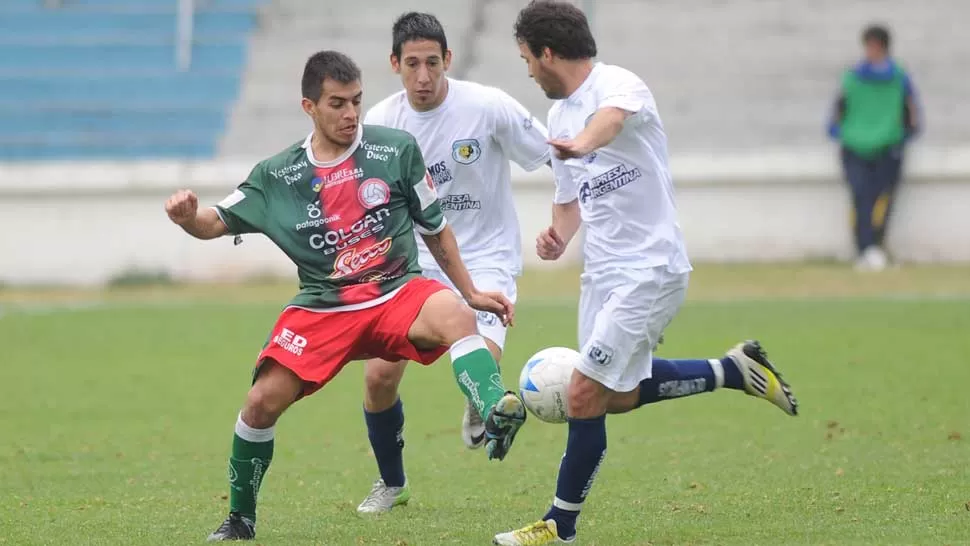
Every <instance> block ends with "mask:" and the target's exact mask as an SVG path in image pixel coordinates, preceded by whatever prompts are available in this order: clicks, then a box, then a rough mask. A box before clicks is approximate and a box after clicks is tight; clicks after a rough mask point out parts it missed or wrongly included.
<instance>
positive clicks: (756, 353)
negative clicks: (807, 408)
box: [727, 341, 798, 416]
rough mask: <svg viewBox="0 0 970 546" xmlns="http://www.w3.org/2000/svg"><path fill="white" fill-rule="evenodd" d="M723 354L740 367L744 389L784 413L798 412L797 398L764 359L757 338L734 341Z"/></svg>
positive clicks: (766, 357) (794, 413)
mask: <svg viewBox="0 0 970 546" xmlns="http://www.w3.org/2000/svg"><path fill="white" fill-rule="evenodd" d="M727 356H728V358H730V359H731V360H733V361H734V362H735V364H737V365H738V369H739V370H741V377H742V378H744V391H745V392H746V393H748V394H749V395H751V396H754V397H757V398H763V399H765V400H767V401H769V402H771V403H772V404H774V405H776V406H778V407H779V408H780V409H781V411H783V412H785V413H787V414H788V415H792V416H795V415H798V401H797V400H795V395H794V394H792V392H791V387H790V386H789V385H788V383H786V382H785V381H784V380H783V379H782V378H781V373H779V372H778V370H776V369H775V367H774V365H773V364H772V363H771V361H770V360H768V356H767V355H766V354H765V351H764V349H762V348H761V344H760V343H758V342H757V341H745V342H744V343H738V344H737V346H735V347H734V348H733V349H731V350H730V351H728V352H727Z"/></svg>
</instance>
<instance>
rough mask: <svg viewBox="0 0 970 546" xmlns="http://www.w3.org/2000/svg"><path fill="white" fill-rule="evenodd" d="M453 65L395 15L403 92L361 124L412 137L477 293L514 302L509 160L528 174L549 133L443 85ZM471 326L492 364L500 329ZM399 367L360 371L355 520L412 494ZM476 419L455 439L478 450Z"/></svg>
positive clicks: (428, 29) (515, 232)
mask: <svg viewBox="0 0 970 546" xmlns="http://www.w3.org/2000/svg"><path fill="white" fill-rule="evenodd" d="M450 63H451V51H450V50H449V49H448V43H447V39H446V37H445V32H444V29H443V28H442V26H441V23H440V22H439V21H438V19H437V18H436V17H435V16H434V15H431V14H427V13H416V12H411V13H406V14H404V15H402V16H401V17H400V18H398V20H397V21H396V22H395V23H394V26H393V29H392V51H391V66H392V68H393V69H394V71H395V72H396V73H398V74H399V75H400V76H401V80H402V82H403V84H404V89H403V90H402V91H400V92H398V93H395V94H393V95H391V96H390V97H388V98H386V99H385V100H383V101H381V102H380V103H378V104H377V105H375V106H374V107H373V108H371V109H370V110H369V111H368V112H367V114H366V115H365V117H364V123H365V124H367V125H383V126H386V127H392V128H395V129H402V130H405V131H407V132H409V133H411V134H412V135H414V137H415V138H416V140H417V142H418V145H419V146H420V147H421V153H422V155H423V156H424V158H425V163H426V164H427V166H428V173H429V175H430V177H431V179H432V180H433V182H434V185H435V189H436V191H437V194H438V198H439V202H440V203H441V209H442V211H443V212H444V215H445V217H446V219H447V221H448V225H450V226H451V229H452V230H453V232H454V233H455V236H456V238H457V239H458V247H459V249H460V251H461V257H462V259H463V260H464V262H465V263H466V265H467V267H468V270H469V273H470V274H471V277H472V279H473V280H474V282H475V286H478V287H479V288H480V289H482V290H494V291H498V292H501V293H503V294H504V295H505V296H506V297H507V298H509V300H510V301H512V302H514V301H515V300H516V283H515V280H516V277H517V276H518V275H519V274H520V272H521V269H522V249H521V242H520V241H521V239H520V233H519V224H518V217H517V215H516V211H515V204H514V202H513V200H512V185H511V169H510V165H509V162H510V161H514V162H516V163H517V164H518V165H519V166H521V167H522V168H523V169H525V170H527V171H531V170H534V169H537V168H539V167H541V166H542V165H544V164H547V163H549V161H550V147H549V144H548V134H547V133H546V129H545V127H544V126H543V125H542V123H540V122H539V121H538V120H536V119H535V118H534V117H533V116H532V114H530V113H529V112H528V111H527V110H526V109H525V108H524V107H523V106H522V105H521V104H519V103H518V102H517V101H516V100H515V99H513V98H512V97H510V96H509V95H508V94H507V93H505V92H504V91H502V90H500V89H496V88H494V87H487V86H484V85H480V84H477V83H472V82H468V81H461V80H456V79H451V78H448V77H447V74H446V72H447V70H448V66H449V64H450ZM366 146H367V145H366V143H365V144H364V147H365V148H366ZM417 242H418V250H419V255H418V260H419V263H420V265H421V269H422V270H423V273H424V275H425V276H427V277H429V278H432V279H437V280H440V281H441V282H443V283H445V284H446V285H448V286H452V285H451V284H450V281H449V280H448V278H447V276H446V275H444V274H443V273H442V271H441V268H440V266H439V265H438V264H437V262H435V260H434V257H433V256H432V255H431V253H430V252H429V251H428V248H427V246H426V245H425V244H424V243H423V241H422V240H421V238H420V237H418V238H417ZM478 329H479V332H480V333H481V335H482V337H483V338H484V340H485V344H486V346H487V348H488V349H489V351H490V352H491V353H492V355H493V357H494V358H495V359H496V362H497V361H499V359H500V358H501V355H502V349H503V348H504V345H505V335H506V327H505V326H504V325H503V324H502V323H501V321H498V320H496V319H495V317H494V316H492V315H490V314H488V313H479V314H478ZM406 364H407V361H401V362H387V361H384V360H379V359H375V360H371V361H368V362H367V364H366V373H365V382H366V391H365V397H364V416H365V419H366V422H367V429H368V436H369V438H370V441H371V446H372V448H373V450H374V454H375V457H376V458H377V465H378V469H379V470H380V474H381V478H380V479H379V480H378V481H377V482H376V483H375V484H374V487H373V489H372V490H371V492H370V494H369V495H368V496H367V498H365V499H364V501H363V502H362V503H361V504H360V506H358V511H359V512H361V513H380V512H385V511H387V510H390V509H391V508H393V507H394V506H395V505H397V504H403V503H405V502H407V500H408V498H409V496H410V493H409V489H408V486H407V484H406V479H405V474H404V464H403V459H402V456H403V445H404V442H403V439H402V437H401V431H402V428H403V426H404V412H403V409H402V405H401V400H400V398H399V396H398V385H399V384H400V381H401V377H402V376H403V374H404V369H405V365H406ZM498 379H500V378H497V379H496V381H497V380H498ZM461 380H462V378H461V377H459V381H461ZM478 415H479V412H478V411H477V410H476V408H475V407H474V406H472V403H471V402H470V403H469V404H468V406H467V407H466V408H465V413H464V416H463V419H462V438H463V440H464V442H465V444H466V445H467V446H468V447H469V448H479V447H481V446H482V445H483V443H484V442H485V441H486V436H487V434H488V431H486V428H485V425H484V424H483V422H482V420H481V418H480V417H479V416H478Z"/></svg>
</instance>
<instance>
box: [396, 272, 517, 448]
mask: <svg viewBox="0 0 970 546" xmlns="http://www.w3.org/2000/svg"><path fill="white" fill-rule="evenodd" d="M425 281H426V282H429V283H434V284H435V285H437V286H441V287H442V288H444V286H443V285H441V284H440V283H438V282H436V281H429V280H427V279H425ZM412 282H414V281H412ZM407 339H408V340H409V341H410V342H411V343H412V344H414V345H415V346H416V347H417V348H418V349H425V350H428V349H431V348H434V347H449V353H450V354H451V361H452V371H453V372H454V374H455V380H456V381H457V382H458V387H459V388H460V389H461V391H462V393H463V394H464V395H465V398H466V399H467V400H469V401H471V402H472V403H473V404H474V407H475V410H476V411H477V412H478V415H479V416H480V417H481V418H482V420H483V421H484V423H485V429H486V440H485V442H486V443H485V448H486V452H487V453H488V458H489V459H499V460H501V459H504V458H505V455H506V454H507V453H508V450H509V448H510V447H511V446H512V442H513V440H514V439H515V435H516V434H517V433H518V430H519V428H520V427H521V426H522V424H523V423H524V422H525V418H526V416H525V406H523V405H522V401H521V400H519V398H518V396H516V395H515V394H514V393H513V392H512V391H509V390H507V389H506V388H505V386H504V384H503V382H502V375H501V374H500V373H499V369H498V364H497V363H496V361H495V358H494V357H493V356H492V354H491V353H490V352H489V350H488V344H487V343H486V342H485V339H484V338H483V337H482V336H481V335H480V334H479V333H478V325H477V321H476V316H475V312H474V311H473V310H472V309H471V308H470V307H468V305H466V304H465V302H463V301H462V300H461V298H460V297H459V296H458V295H456V294H455V293H454V292H452V291H451V290H447V289H443V290H438V291H436V292H434V293H432V294H431V295H430V296H427V297H426V298H425V300H424V302H423V304H422V305H421V310H420V312H419V313H418V315H417V317H416V318H415V319H414V321H413V323H411V325H410V327H409V329H408V333H407Z"/></svg>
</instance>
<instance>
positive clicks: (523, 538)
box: [492, 519, 576, 546]
mask: <svg viewBox="0 0 970 546" xmlns="http://www.w3.org/2000/svg"><path fill="white" fill-rule="evenodd" d="M574 540H576V537H575V536H573V537H571V538H569V539H561V538H559V531H558V529H556V520H554V519H547V520H545V521H537V522H535V523H533V524H532V525H528V526H526V527H523V528H521V529H516V530H515V531H509V532H508V533H502V534H498V535H495V538H493V539H492V544H498V545H500V546H542V545H543V544H569V543H571V542H573V541H574Z"/></svg>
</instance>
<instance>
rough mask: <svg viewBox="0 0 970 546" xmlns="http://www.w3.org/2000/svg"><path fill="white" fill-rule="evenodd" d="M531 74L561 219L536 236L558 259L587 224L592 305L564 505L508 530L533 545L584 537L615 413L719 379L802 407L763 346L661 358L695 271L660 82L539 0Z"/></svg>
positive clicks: (515, 542) (520, 542) (526, 42)
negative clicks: (617, 61) (620, 61)
mask: <svg viewBox="0 0 970 546" xmlns="http://www.w3.org/2000/svg"><path fill="white" fill-rule="evenodd" d="M515 35H516V38H517V40H518V43H519V50H520V53H521V56H522V58H523V59H525V61H526V63H527V65H528V68H529V74H530V76H532V77H533V78H534V79H535V80H536V83H538V84H539V86H540V87H541V88H542V89H543V91H545V93H546V95H547V96H548V97H549V98H551V99H555V100H556V103H555V104H554V105H553V106H552V108H551V109H550V111H549V119H548V124H549V133H550V135H552V136H553V140H552V141H551V144H552V146H553V148H554V150H555V153H554V157H553V160H552V165H553V171H554V173H555V175H556V193H555V201H554V205H553V221H552V226H550V227H549V228H548V229H546V230H545V231H544V232H542V233H541V234H540V235H539V237H538V239H537V241H536V250H537V253H538V254H539V256H540V258H543V259H547V260H554V259H557V258H558V257H559V256H561V255H562V253H563V251H564V249H565V248H566V245H567V244H568V243H569V241H570V239H571V238H572V237H573V235H574V234H575V233H576V231H577V230H578V228H579V226H580V224H581V223H582V224H584V225H585V226H586V237H585V245H584V248H583V253H584V255H585V260H584V262H585V263H584V271H583V274H582V277H581V293H580V303H579V342H580V346H581V349H580V352H581V354H582V361H581V363H580V364H579V365H578V366H577V369H576V371H574V372H573V375H572V379H571V381H570V385H569V391H568V393H569V394H568V404H567V411H568V415H569V420H568V427H569V435H568V439H567V442H566V451H565V454H564V455H563V458H562V461H561V463H560V467H559V477H558V480H557V484H556V495H555V497H554V499H553V502H552V506H551V507H550V509H549V511H548V512H547V513H546V515H545V516H543V518H542V519H541V520H539V521H538V522H536V523H534V524H532V525H529V526H526V527H524V528H521V529H518V530H515V531H510V532H506V533H501V534H499V535H496V536H495V538H494V543H496V544H503V545H511V546H525V545H530V546H532V545H542V544H552V543H556V542H571V541H572V540H573V539H574V538H575V536H576V519H577V517H578V516H579V512H580V509H581V508H582V504H583V501H584V500H585V498H586V495H587V494H588V493H589V490H590V488H591V486H592V483H593V480H594V478H595V476H596V473H597V470H598V469H599V465H600V464H601V462H602V460H603V458H604V457H605V456H606V421H605V418H606V414H607V413H624V412H627V411H630V410H633V409H635V408H639V407H641V406H643V405H646V404H650V403H655V402H661V401H663V400H669V399H671V398H679V397H684V396H688V395H693V394H699V393H702V392H709V391H713V390H715V389H717V388H719V387H724V388H729V389H736V390H739V391H742V392H746V393H747V394H749V395H752V396H755V397H758V398H762V399H766V400H768V401H769V402H772V403H773V404H774V405H776V406H777V407H779V408H780V409H781V410H782V411H784V412H785V413H786V414H788V415H796V414H797V410H798V406H797V402H796V401H795V398H794V396H793V395H792V394H791V390H790V388H789V387H788V385H787V384H786V383H785V382H783V381H782V380H781V376H780V374H779V373H778V372H777V371H776V370H775V369H774V367H773V366H772V364H771V363H770V362H769V361H768V359H767V357H766V356H765V354H764V351H762V349H761V346H760V345H759V344H758V343H757V342H754V341H748V342H744V343H740V344H738V345H737V346H736V347H734V348H733V349H731V350H730V351H728V353H727V355H726V356H724V357H723V358H719V359H694V360H666V359H660V358H654V357H653V350H654V348H655V347H656V345H657V343H658V342H659V340H660V337H661V334H662V332H663V330H664V328H665V327H666V326H667V325H668V324H669V323H670V321H671V320H672V319H673V318H674V315H675V314H676V313H677V311H678V309H679V308H680V305H681V303H682V302H683V301H684V296H685V293H686V289H687V281H688V276H689V272H690V270H691V266H690V263H689V261H688V259H687V252H686V250H685V248H684V241H683V236H682V235H681V230H680V227H679V225H678V223H677V211H676V208H675V203H674V192H673V185H672V182H671V176H670V170H669V168H668V165H667V138H666V135H665V133H664V128H663V124H662V123H661V120H660V116H659V114H658V113H657V107H656V104H655V102H654V99H653V96H652V95H651V93H650V91H649V89H648V88H647V86H646V85H645V84H644V83H643V81H642V80H641V79H640V78H639V77H637V76H636V75H635V74H633V73H631V72H629V71H627V70H624V69H623V68H620V67H617V66H610V65H606V64H602V63H598V62H594V61H593V58H594V57H595V56H596V42H595V40H594V39H593V36H592V34H591V33H590V30H589V25H588V23H587V21H586V17H585V15H583V12H582V11H580V10H579V9H578V8H576V7H575V6H573V5H572V4H570V3H567V2H550V1H540V2H533V3H531V4H529V5H528V6H527V7H526V8H524V9H523V10H522V11H521V12H520V13H519V17H518V20H517V21H516V24H515Z"/></svg>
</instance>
